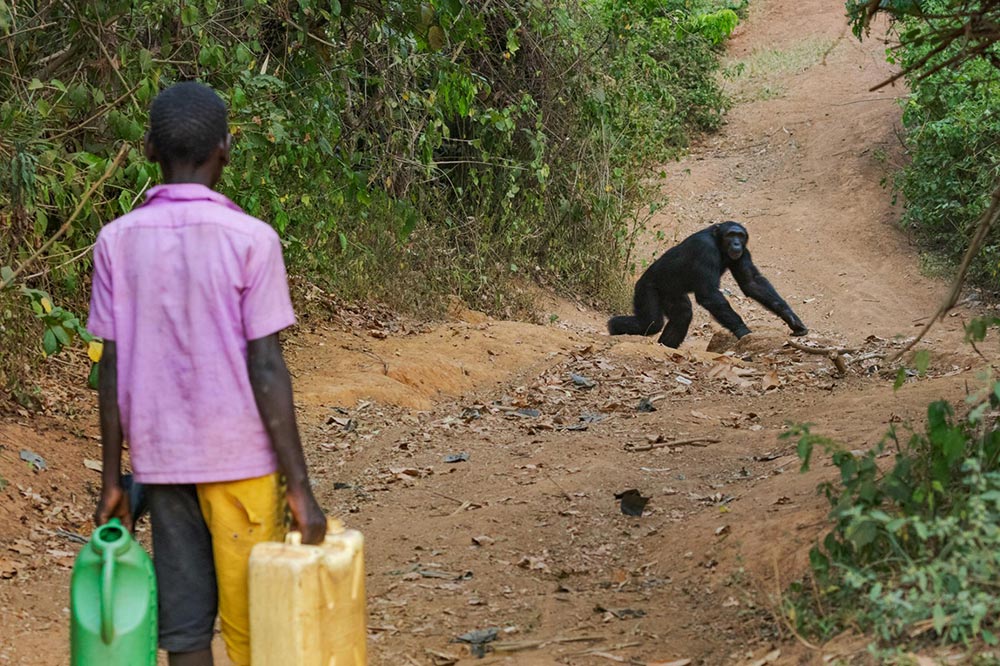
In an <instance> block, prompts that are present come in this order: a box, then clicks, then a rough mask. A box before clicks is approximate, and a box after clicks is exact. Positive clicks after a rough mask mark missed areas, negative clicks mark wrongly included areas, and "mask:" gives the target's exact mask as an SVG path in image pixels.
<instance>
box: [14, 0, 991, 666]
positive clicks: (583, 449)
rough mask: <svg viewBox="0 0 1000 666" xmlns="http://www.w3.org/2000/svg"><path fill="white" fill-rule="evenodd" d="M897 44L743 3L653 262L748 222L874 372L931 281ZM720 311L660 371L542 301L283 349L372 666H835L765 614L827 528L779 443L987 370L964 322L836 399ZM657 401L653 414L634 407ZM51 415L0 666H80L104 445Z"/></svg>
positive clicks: (29, 429)
mask: <svg viewBox="0 0 1000 666" xmlns="http://www.w3.org/2000/svg"><path fill="white" fill-rule="evenodd" d="M882 49H883V46H882V45H881V44H880V43H879V42H877V41H868V42H865V43H863V44H859V43H857V42H856V41H855V40H854V39H853V38H851V37H850V36H849V35H846V36H845V32H844V19H843V9H842V5H841V4H840V3H830V2H824V1H823V0H805V1H803V2H798V3H787V2H779V1H778V0H760V1H759V2H755V3H754V5H753V8H752V12H751V15H750V17H749V19H748V20H747V21H746V22H745V23H744V24H743V25H741V27H740V28H739V32H738V34H737V35H736V36H735V38H734V39H733V40H732V42H731V46H730V49H729V56H728V58H729V64H730V65H731V66H732V67H733V68H732V69H731V72H732V74H733V76H732V77H731V78H730V79H727V83H726V85H727V86H728V87H729V88H730V91H731V93H732V94H733V95H734V96H735V97H736V98H737V100H739V101H740V103H739V104H738V105H737V106H736V107H735V108H734V109H733V111H732V112H731V113H730V114H729V118H728V124H727V126H726V127H725V128H724V129H723V131H722V132H720V133H719V134H718V135H715V136H712V137H709V138H707V139H705V140H704V141H703V143H701V144H700V145H697V146H695V147H694V148H693V149H692V152H691V155H690V156H689V157H687V158H686V159H684V160H682V161H680V162H678V163H676V164H671V165H668V166H666V167H665V176H664V177H663V178H662V188H663V191H664V193H665V194H666V195H667V196H668V197H669V199H670V203H669V205H668V206H667V207H666V208H665V209H663V210H662V212H661V213H660V214H658V216H657V217H656V218H655V219H654V220H653V221H652V225H651V232H655V231H661V232H662V233H663V235H664V236H665V240H657V239H656V237H655V235H654V234H653V233H650V234H649V237H648V238H645V239H644V240H643V248H642V250H641V252H640V256H642V257H649V256H653V255H655V254H657V253H659V252H661V251H662V249H663V248H664V247H665V246H666V245H668V244H669V243H671V242H673V241H674V240H678V239H680V238H683V237H684V236H685V235H687V234H688V233H691V232H693V231H695V230H697V229H698V228H701V227H702V226H704V225H705V224H707V223H710V222H715V221H720V220H723V219H737V220H741V221H744V222H745V223H746V224H747V226H748V227H749V229H750V233H751V244H750V246H751V248H752V249H753V251H754V257H755V260H756V261H757V263H758V265H759V266H760V267H761V268H762V270H763V271H764V273H765V274H766V275H768V276H769V277H770V278H771V280H772V282H774V284H775V286H776V287H777V288H778V290H779V291H780V292H781V293H782V294H783V295H784V296H785V297H786V299H787V300H788V301H789V303H791V304H792V306H793V307H794V308H795V309H796V311H797V312H798V313H799V314H800V316H801V317H802V319H803V320H804V321H805V322H806V323H807V324H808V325H809V326H810V327H811V329H812V334H811V336H810V338H811V339H813V340H814V341H818V342H820V343H823V344H829V343H835V344H843V345H846V346H850V347H861V348H863V349H864V350H865V351H878V350H886V349H892V348H895V347H896V346H898V340H899V339H901V338H906V337H908V336H911V335H913V334H914V333H915V332H916V330H917V329H916V328H915V327H916V326H917V325H919V324H920V323H922V321H923V320H922V319H921V317H922V316H924V315H926V314H928V313H929V312H931V311H932V310H933V307H934V305H935V304H936V302H937V299H938V298H939V297H940V295H941V294H942V293H943V291H944V285H943V284H942V283H940V282H938V281H936V280H932V279H929V278H927V277H924V276H922V275H921V273H920V270H919V258H918V255H917V254H916V253H915V251H914V250H913V248H912V247H911V246H910V244H909V243H908V241H907V240H906V237H905V236H904V235H903V234H901V233H900V232H899V231H898V230H897V229H896V227H895V221H896V219H897V215H898V210H897V209H895V208H893V207H892V206H891V205H890V194H889V192H888V191H886V190H885V189H883V188H882V187H881V186H880V180H881V179H882V178H883V177H885V176H887V175H889V174H890V173H891V167H892V163H893V162H896V161H898V160H900V159H901V155H900V150H899V143H898V141H897V139H896V136H895V132H896V129H897V125H898V113H899V112H898V107H897V105H896V104H895V103H894V101H893V100H892V98H895V97H897V96H899V95H900V94H903V93H902V92H901V91H900V90H899V89H898V88H894V89H889V90H887V91H884V92H881V93H871V92H868V88H869V87H870V86H871V85H873V84H875V83H877V82H879V81H881V80H882V79H884V78H885V77H887V76H888V75H889V74H890V71H891V70H890V69H889V67H888V66H887V65H885V64H884V61H883V58H882ZM739 63H742V64H743V66H742V69H738V68H737V67H738V65H739ZM727 288H728V289H729V290H730V291H731V292H733V294H734V295H733V296H732V297H731V300H732V302H733V303H734V306H735V307H736V308H737V309H738V310H740V311H741V312H742V313H743V314H744V317H745V318H746V319H747V320H748V322H749V324H750V326H751V328H753V329H754V330H755V331H756V332H755V333H754V335H752V336H750V338H748V339H747V340H745V341H741V343H740V344H738V345H736V346H735V347H734V348H732V349H731V351H730V353H729V354H721V353H719V352H707V351H704V350H705V348H706V346H707V344H708V342H709V339H710V338H711V337H712V335H713V334H714V333H715V332H716V331H717V329H718V327H717V326H716V325H715V324H714V323H711V322H710V321H709V320H708V318H707V316H706V315H705V313H704V312H700V311H699V310H698V309H697V308H696V319H695V324H694V326H693V328H692V331H693V333H692V336H691V337H689V339H688V342H687V343H686V344H685V348H684V349H683V350H682V351H681V352H674V351H672V350H667V349H664V348H661V347H659V346H657V345H655V344H653V341H652V340H640V339H623V338H615V339H612V338H609V337H607V336H606V335H605V334H604V332H603V322H604V319H605V318H606V316H607V314H608V313H598V312H593V311H590V310H588V309H587V308H585V307H582V306H579V305H576V304H573V303H568V302H565V301H560V300H558V299H554V298H551V297H548V296H545V295H542V296H540V300H539V302H540V303H541V306H540V307H541V308H543V311H544V312H543V313H544V314H546V315H548V314H550V313H551V314H555V315H557V317H556V318H555V321H554V323H553V324H551V325H549V326H537V325H532V324H526V323H520V322H507V321H492V320H488V319H487V318H485V317H483V316H482V315H479V314H477V313H474V312H470V311H467V310H461V309H460V308H457V309H456V311H455V313H454V314H455V318H454V321H452V322H450V323H446V324H441V325H437V326H410V325H407V324H405V323H401V322H399V321H397V320H394V319H391V318H390V319H387V320H386V321H382V322H377V321H376V322H372V321H371V320H369V319H365V318H363V317H362V316H361V315H360V314H359V315H357V316H354V315H353V314H352V313H344V315H343V318H344V321H345V322H347V323H348V324H352V325H350V326H347V325H344V326H329V327H327V326H318V327H307V326H303V327H301V328H302V329H303V330H300V331H298V332H297V334H296V335H295V336H294V337H293V339H292V340H290V342H289V344H288V355H289V359H290V364H291V366H292V368H293V373H294V375H295V380H296V391H297V398H298V403H299V418H300V423H301V426H302V430H303V434H304V436H305V439H306V442H307V447H308V456H309V459H310V464H311V467H312V469H313V470H314V476H315V480H316V485H317V489H318V492H319V495H320V497H321V501H322V502H323V504H324V506H326V507H327V508H328V509H329V510H330V511H331V512H332V513H334V514H338V515H341V516H344V517H345V519H346V521H347V522H348V523H349V524H350V525H352V526H354V527H357V528H359V529H361V530H362V531H363V532H364V533H365V535H366V539H367V548H368V552H367V565H368V571H369V580H368V590H369V613H370V625H371V642H370V646H371V662H372V663H373V664H386V665H390V664H391V665H393V666H395V665H398V664H420V665H424V664H428V665H442V664H450V663H470V664H471V663H482V664H487V663H493V664H496V663H504V664H519V665H524V666H532V665H536V664H538V665H541V664H573V665H576V664H579V665H589V664H606V663H615V662H618V663H630V664H656V663H671V662H673V661H674V660H683V659H690V660H692V663H695V664H728V663H751V662H752V661H753V660H754V659H757V658H761V657H763V656H764V655H766V654H767V653H769V652H772V650H774V649H779V650H781V656H780V657H777V659H778V660H779V661H781V662H784V663H821V662H822V657H823V656H824V655H826V654H834V653H836V652H837V650H840V649H842V646H841V647H838V646H836V645H829V646H824V647H823V648H822V649H820V650H818V651H813V650H810V649H807V648H805V647H803V646H801V645H799V644H797V643H796V642H795V641H794V640H792V639H790V637H789V635H788V632H787V630H786V628H785V627H784V625H783V623H782V622H780V621H778V620H777V619H776V615H775V612H774V611H775V608H776V606H777V601H778V595H779V593H780V592H779V591H780V590H781V589H782V588H783V587H784V586H785V585H786V584H787V583H788V582H790V581H791V580H792V579H794V578H796V577H798V576H801V575H802V574H803V573H804V571H805V564H806V555H807V552H808V549H809V547H810V546H811V545H812V544H813V543H814V542H815V539H816V537H817V535H820V534H821V533H822V531H823V529H824V527H825V520H824V518H825V507H824V506H823V502H822V501H821V499H820V498H818V497H817V496H816V494H815V487H816V484H817V483H818V482H819V481H820V480H822V479H824V478H827V477H828V476H829V474H830V471H831V468H829V467H828V466H827V467H824V466H822V465H820V466H819V467H817V468H816V469H814V470H813V471H812V472H810V473H808V474H804V475H802V474H798V473H797V470H798V462H797V459H796V458H795V456H794V445H793V443H791V442H788V441H783V440H779V439H778V436H779V435H780V434H781V433H782V432H783V431H784V430H785V428H786V427H787V426H786V424H787V423H788V422H806V421H808V422H812V423H814V424H816V426H815V430H817V431H820V432H823V433H824V434H828V435H831V436H833V437H835V438H836V439H838V440H839V441H842V442H844V443H845V444H846V445H847V446H849V447H850V448H852V449H863V448H865V447H868V446H871V445H872V444H874V443H875V442H877V441H878V440H879V439H880V437H881V436H882V435H883V433H884V432H885V431H886V429H887V427H888V425H889V423H890V422H894V423H898V422H902V423H913V424H915V425H917V426H919V424H920V423H921V421H922V418H923V409H924V407H925V405H926V404H927V402H929V401H930V400H933V399H937V398H940V397H946V398H951V399H958V398H960V397H961V396H962V394H963V393H964V391H965V387H966V385H968V384H972V383H974V382H975V381H976V380H975V379H974V370H975V368H976V367H977V364H980V363H981V360H978V361H977V359H976V357H974V356H973V355H972V354H971V353H970V350H969V349H967V347H966V346H964V345H963V344H962V342H961V321H962V320H963V319H964V318H965V316H964V315H965V312H964V311H959V313H958V314H959V316H956V317H952V318H949V319H948V320H947V321H946V322H945V323H944V324H942V325H941V326H939V327H938V328H936V329H935V330H934V331H933V333H932V335H931V336H930V339H929V340H928V341H927V344H926V347H927V348H928V349H930V350H931V352H932V354H933V359H934V360H933V362H932V370H931V372H930V373H929V375H928V376H927V377H926V378H919V379H916V378H915V379H913V380H912V381H910V382H909V383H908V384H907V385H906V386H905V387H904V388H903V389H902V390H900V391H898V392H894V391H893V390H892V376H893V372H892V371H891V370H890V369H886V368H882V367H879V362H878V360H877V359H868V360H866V361H863V360H861V359H859V356H860V355H859V354H855V356H854V357H853V361H852V363H851V365H850V372H849V374H848V375H847V376H846V377H838V376H837V375H836V373H835V372H834V370H833V367H832V364H831V363H830V362H829V361H828V360H827V359H826V358H825V357H823V356H818V355H812V354H804V353H802V352H799V351H796V350H793V349H790V348H788V347H786V346H784V341H785V337H784V333H785V331H784V330H783V328H782V324H781V322H780V321H778V320H777V319H775V318H774V317H772V316H771V315H769V314H768V313H766V312H763V311H762V310H761V309H760V308H758V307H757V306H756V305H754V304H752V303H751V302H749V301H747V300H746V299H742V298H740V297H739V296H737V295H736V294H738V290H737V289H736V288H735V285H734V284H733V283H731V282H729V283H727ZM713 348H714V346H713ZM57 370H58V371H59V372H78V369H66V368H58V369H57ZM574 375H576V376H578V377H583V378H585V380H586V381H584V380H581V379H579V378H577V379H574ZM589 383H593V384H594V385H593V386H588V384H589ZM643 398H647V399H649V400H650V401H651V403H652V404H653V405H654V406H655V408H656V411H653V412H644V411H638V410H637V409H636V407H637V406H638V405H639V403H640V401H641V400H642V399H643ZM58 404H59V406H58V408H55V407H52V408H51V409H50V410H49V411H50V412H52V413H51V414H50V415H49V416H45V417H42V418H39V417H30V418H29V416H28V415H27V414H26V413H25V414H22V415H20V416H15V417H13V418H11V419H8V420H7V421H5V422H2V423H0V478H2V480H0V497H2V498H3V502H2V504H0V626H2V627H3V631H0V663H10V664H24V665H26V666H28V665H49V664H53V665H54V664H59V663H65V661H66V658H67V619H68V616H67V610H66V606H67V605H68V599H67V595H68V588H67V585H68V579H69V566H70V565H71V562H72V557H73V555H74V553H75V551H76V550H77V548H78V547H79V546H78V544H76V543H75V542H73V541H72V540H70V539H68V538H67V537H66V536H65V532H59V531H58V530H65V531H67V532H78V533H84V534H85V533H87V531H88V530H89V525H88V515H89V513H90V510H91V506H92V502H93V498H94V492H95V485H96V484H97V482H98V481H99V477H98V475H97V473H96V472H93V471H91V470H89V469H87V468H86V467H85V466H84V460H86V459H97V458H99V449H98V442H97V440H96V437H95V433H96V416H95V413H94V410H93V397H92V395H87V394H84V395H75V394H74V395H69V396H60V399H59V400H58ZM692 439H695V440H700V441H695V442H690V443H689V444H686V445H681V446H674V447H670V446H663V444H665V443H668V442H672V441H676V440H692ZM21 449H29V450H32V451H34V452H37V453H38V454H40V455H42V456H43V457H44V458H45V460H46V462H47V464H48V469H47V470H46V471H44V472H33V471H31V470H30V469H28V467H27V466H26V464H25V463H23V462H22V461H20V460H19V459H18V456H19V451H20V450H21ZM462 452H464V453H466V454H468V460H467V461H465V462H458V463H447V462H444V457H445V456H447V455H449V454H456V453H462ZM631 488H635V489H638V490H640V491H641V492H642V494H643V495H644V496H647V497H650V498H651V499H650V501H649V503H648V505H647V506H646V509H645V513H644V514H643V515H642V516H641V517H638V518H636V517H629V516H625V515H622V514H621V513H620V512H619V507H618V503H617V501H616V500H615V493H619V492H621V491H624V490H626V489H631ZM487 627H498V628H499V629H500V635H499V638H498V642H497V643H494V644H493V645H494V646H495V647H497V648H498V649H497V650H496V651H494V652H492V653H490V654H489V655H487V657H486V658H485V659H483V660H476V659H474V658H473V657H471V656H470V655H469V650H468V648H467V647H466V646H464V645H459V644H455V643H452V642H451V640H452V639H453V638H454V637H455V636H457V635H459V634H463V633H465V632H467V631H471V630H474V629H480V628H487ZM853 647H854V648H856V647H857V646H853ZM772 656H773V653H772ZM220 662H221V663H224V659H220Z"/></svg>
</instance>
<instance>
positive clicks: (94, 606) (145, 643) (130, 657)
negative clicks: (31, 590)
mask: <svg viewBox="0 0 1000 666" xmlns="http://www.w3.org/2000/svg"><path fill="white" fill-rule="evenodd" d="M70 608H71V626H70V653H71V657H70V663H71V665H72V666H147V665H148V666H155V665H156V574H155V573H154V571H153V563H152V562H151V561H150V559H149V556H148V555H147V554H146V551H145V550H143V549H142V546H140V545H139V544H138V543H137V542H136V541H135V539H133V538H132V535H131V534H129V533H128V530H126V529H125V528H124V527H123V526H122V524H121V523H120V522H119V521H118V519H117V518H112V519H111V521H110V522H109V523H107V524H106V525H102V526H100V527H98V528H97V529H96V530H94V533H93V534H92V535H91V537H90V542H89V543H88V544H87V545H86V546H84V547H83V550H81V551H80V554H79V555H78V556H77V558H76V563H75V564H74V565H73V580H72V584H71V586H70Z"/></svg>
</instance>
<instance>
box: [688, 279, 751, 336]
mask: <svg viewBox="0 0 1000 666" xmlns="http://www.w3.org/2000/svg"><path fill="white" fill-rule="evenodd" d="M694 298H695V300H696V301H698V305H700V306H701V307H703V308H705V309H706V310H708V312H709V314H711V315H712V316H713V317H715V320H716V321H717V322H719V323H720V324H722V325H723V326H725V327H726V328H728V329H729V330H730V331H732V333H733V335H735V336H736V337H737V338H742V337H743V336H744V335H746V334H747V333H749V332H750V329H749V328H747V325H746V324H745V323H744V322H743V319H742V318H740V316H739V315H738V314H736V310H733V306H731V305H730V304H729V301H727V300H726V297H725V296H723V295H722V292H721V291H719V289H718V288H715V289H703V290H700V291H696V292H694Z"/></svg>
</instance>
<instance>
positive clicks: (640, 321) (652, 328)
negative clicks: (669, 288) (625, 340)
mask: <svg viewBox="0 0 1000 666" xmlns="http://www.w3.org/2000/svg"><path fill="white" fill-rule="evenodd" d="M632 309H633V311H634V312H635V315H633V316H618V317H612V318H611V319H609V320H608V332H609V333H610V334H611V335H654V334H656V333H659V331H660V329H661V328H663V310H662V309H661V307H660V299H659V297H658V295H657V293H656V289H655V288H653V287H652V286H651V285H649V284H647V283H645V282H644V281H642V280H639V282H638V283H636V285H635V296H634V297H633V299H632Z"/></svg>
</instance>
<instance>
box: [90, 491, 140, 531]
mask: <svg viewBox="0 0 1000 666" xmlns="http://www.w3.org/2000/svg"><path fill="white" fill-rule="evenodd" d="M112 518H117V519H118V520H120V521H121V523H122V525H123V526H124V527H125V529H127V530H129V531H130V532H131V531H132V510H131V508H130V507H129V503H128V493H126V492H125V490H124V489H123V488H122V487H121V486H120V485H116V486H107V485H106V486H104V488H102V489H101V499H100V500H98V502H97V510H95V511H94V523H96V524H97V526H98V527H100V526H101V525H104V524H105V523H107V522H108V521H109V520H111V519H112Z"/></svg>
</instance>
